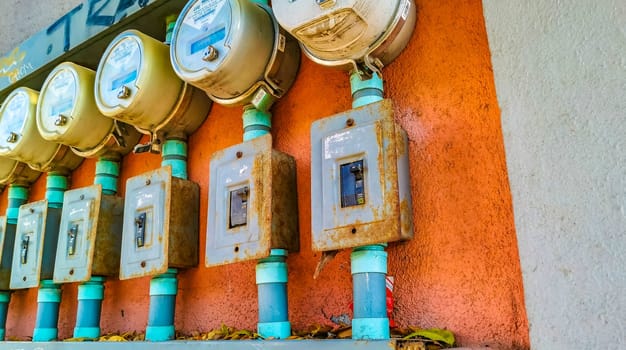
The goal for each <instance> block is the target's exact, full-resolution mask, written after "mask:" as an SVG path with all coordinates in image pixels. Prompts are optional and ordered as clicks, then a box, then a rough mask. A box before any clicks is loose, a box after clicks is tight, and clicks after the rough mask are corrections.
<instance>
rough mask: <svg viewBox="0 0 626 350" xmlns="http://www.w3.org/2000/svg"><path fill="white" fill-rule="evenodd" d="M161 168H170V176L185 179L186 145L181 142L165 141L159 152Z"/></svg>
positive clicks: (186, 175)
mask: <svg viewBox="0 0 626 350" xmlns="http://www.w3.org/2000/svg"><path fill="white" fill-rule="evenodd" d="M161 154H162V157H163V159H162V161H161V165H162V166H167V165H169V166H171V167H172V176H174V177H177V178H180V179H185V180H186V179H187V178H188V174H187V143H186V142H185V141H181V140H166V141H165V143H164V144H163V148H162V151H161Z"/></svg>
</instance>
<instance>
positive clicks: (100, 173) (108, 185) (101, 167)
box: [94, 158, 120, 194]
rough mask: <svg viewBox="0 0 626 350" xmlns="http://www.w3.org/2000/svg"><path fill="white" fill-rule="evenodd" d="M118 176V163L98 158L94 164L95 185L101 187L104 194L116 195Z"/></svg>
mask: <svg viewBox="0 0 626 350" xmlns="http://www.w3.org/2000/svg"><path fill="white" fill-rule="evenodd" d="M119 175H120V163H119V162H117V161H114V160H110V159H104V158H100V159H98V161H97V162H96V178H95V180H94V183H95V184H100V185H102V192H103V193H104V194H116V193H117V179H118V177H119Z"/></svg>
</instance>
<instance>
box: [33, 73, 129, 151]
mask: <svg viewBox="0 0 626 350" xmlns="http://www.w3.org/2000/svg"><path fill="white" fill-rule="evenodd" d="M94 81H95V72H94V71H92V70H91V69H88V68H85V67H81V66H79V65H76V64H74V63H71V62H64V63H61V64H60V65H58V66H57V67H55V68H54V69H53V70H52V72H50V74H49V75H48V77H47V78H46V80H45V82H44V84H43V87H42V89H41V93H40V95H39V102H38V103H37V127H38V129H39V132H40V133H41V135H42V136H43V138H44V139H46V140H48V141H53V142H58V143H61V144H64V145H67V146H70V147H72V149H73V150H74V152H75V153H77V154H79V155H80V156H83V157H95V156H100V155H103V154H105V153H110V152H117V153H119V154H126V153H128V152H129V151H130V150H131V149H132V147H133V146H134V145H135V144H136V143H137V141H138V140H139V137H140V135H139V133H138V132H137V131H136V130H135V129H134V128H132V127H129V126H127V125H125V124H123V123H121V122H118V121H115V120H113V119H111V118H108V117H105V116H104V115H102V114H101V113H100V112H99V111H98V108H97V107H96V102H95V98H94Z"/></svg>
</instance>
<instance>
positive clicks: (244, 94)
mask: <svg viewBox="0 0 626 350" xmlns="http://www.w3.org/2000/svg"><path fill="white" fill-rule="evenodd" d="M170 57H171V60H172V65H173V66H174V70H175V71H176V73H177V74H178V76H179V77H181V78H182V79H183V80H185V81H187V82H188V83H190V84H192V85H194V86H197V87H199V88H200V89H202V90H204V91H206V93H207V94H208V95H209V96H210V97H211V99H213V100H214V101H215V102H218V103H220V104H223V105H245V104H249V103H252V104H253V105H255V107H257V108H259V109H261V108H263V107H265V108H267V105H264V106H260V104H261V103H263V101H264V100H265V99H266V97H270V100H271V101H273V100H275V99H276V98H280V97H281V96H283V95H284V94H285V92H286V91H287V90H288V89H289V87H291V84H292V83H293V81H294V80H295V77H296V74H297V71H298V68H299V65H300V50H299V47H298V43H297V42H296V41H295V40H294V39H293V38H292V37H291V36H290V35H288V34H287V33H285V32H284V31H283V30H282V29H281V28H280V26H279V25H278V22H276V20H275V19H274V16H273V14H272V10H271V9H270V8H269V7H266V6H264V5H261V4H258V3H255V2H254V1H249V0H216V1H206V0H195V1H190V2H189V3H187V5H186V6H185V7H184V8H183V10H182V12H181V15H180V16H179V17H178V20H177V21H176V26H175V27H174V33H173V36H172V46H171V48H170Z"/></svg>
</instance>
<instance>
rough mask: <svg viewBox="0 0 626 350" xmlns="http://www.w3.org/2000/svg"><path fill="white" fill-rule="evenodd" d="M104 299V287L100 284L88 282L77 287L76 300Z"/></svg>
mask: <svg viewBox="0 0 626 350" xmlns="http://www.w3.org/2000/svg"><path fill="white" fill-rule="evenodd" d="M102 299H104V285H102V282H96V281H90V282H85V283H83V284H81V285H79V286H78V300H102Z"/></svg>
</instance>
